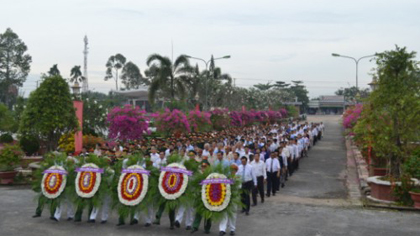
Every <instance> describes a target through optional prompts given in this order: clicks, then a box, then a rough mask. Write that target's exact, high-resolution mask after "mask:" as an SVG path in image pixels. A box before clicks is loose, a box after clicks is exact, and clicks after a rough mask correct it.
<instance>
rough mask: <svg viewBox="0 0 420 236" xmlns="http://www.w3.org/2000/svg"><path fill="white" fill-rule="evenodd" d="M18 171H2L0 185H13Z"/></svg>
mask: <svg viewBox="0 0 420 236" xmlns="http://www.w3.org/2000/svg"><path fill="white" fill-rule="evenodd" d="M17 173H18V172H17V171H15V170H12V171H1V172H0V184H11V183H13V179H14V178H15V176H16V175H17Z"/></svg>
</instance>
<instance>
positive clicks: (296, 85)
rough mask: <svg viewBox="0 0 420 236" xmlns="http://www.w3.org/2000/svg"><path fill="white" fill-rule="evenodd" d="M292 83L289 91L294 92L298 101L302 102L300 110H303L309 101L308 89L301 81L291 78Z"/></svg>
mask: <svg viewBox="0 0 420 236" xmlns="http://www.w3.org/2000/svg"><path fill="white" fill-rule="evenodd" d="M292 83H293V85H292V86H290V91H292V92H293V93H294V94H295V96H296V97H297V99H298V101H299V102H302V106H301V111H305V110H306V108H307V107H308V103H309V97H308V90H307V89H306V87H305V86H304V85H303V81H300V80H292Z"/></svg>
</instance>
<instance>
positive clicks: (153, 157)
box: [150, 153, 160, 163]
mask: <svg viewBox="0 0 420 236" xmlns="http://www.w3.org/2000/svg"><path fill="white" fill-rule="evenodd" d="M158 159H160V157H159V153H150V160H151V161H152V162H153V163H155V162H156V161H157V160H158Z"/></svg>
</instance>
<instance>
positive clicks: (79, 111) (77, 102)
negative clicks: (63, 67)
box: [71, 82, 83, 154]
mask: <svg viewBox="0 0 420 236" xmlns="http://www.w3.org/2000/svg"><path fill="white" fill-rule="evenodd" d="M71 89H72V90H73V95H74V100H73V107H74V108H75V110H76V117H77V120H78V122H79V130H77V131H76V132H75V133H74V152H75V153H76V154H79V153H80V152H81V151H82V148H83V131H82V128H83V102H82V100H81V97H80V89H81V87H80V85H79V83H77V82H75V83H74V85H73V86H72V87H71Z"/></svg>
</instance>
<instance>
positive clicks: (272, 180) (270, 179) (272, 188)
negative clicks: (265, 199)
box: [267, 172, 277, 196]
mask: <svg viewBox="0 0 420 236" xmlns="http://www.w3.org/2000/svg"><path fill="white" fill-rule="evenodd" d="M276 186H277V172H273V173H271V172H267V195H268V196H270V194H271V193H273V195H274V194H275V193H276Z"/></svg>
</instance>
